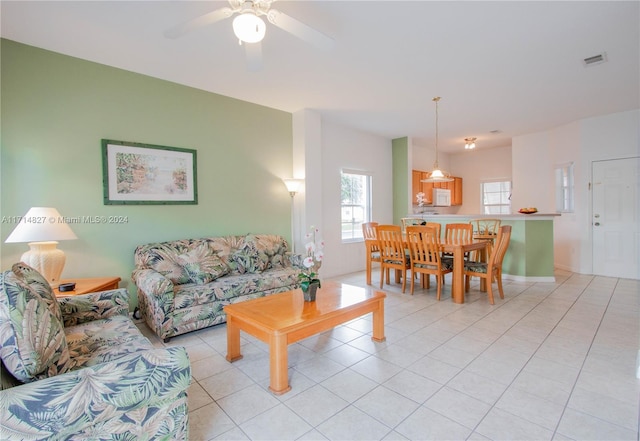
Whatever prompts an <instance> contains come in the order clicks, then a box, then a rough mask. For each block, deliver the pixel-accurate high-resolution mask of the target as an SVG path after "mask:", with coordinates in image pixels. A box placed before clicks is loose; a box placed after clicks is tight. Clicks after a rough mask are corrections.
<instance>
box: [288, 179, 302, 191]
mask: <svg viewBox="0 0 640 441" xmlns="http://www.w3.org/2000/svg"><path fill="white" fill-rule="evenodd" d="M283 181H284V185H286V186H287V190H288V191H289V193H297V192H298V191H300V186H301V185H302V183H303V182H304V180H302V179H293V178H291V179H283Z"/></svg>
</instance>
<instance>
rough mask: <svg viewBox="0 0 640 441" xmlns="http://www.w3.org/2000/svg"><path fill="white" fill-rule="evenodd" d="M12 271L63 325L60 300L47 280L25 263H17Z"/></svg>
mask: <svg viewBox="0 0 640 441" xmlns="http://www.w3.org/2000/svg"><path fill="white" fill-rule="evenodd" d="M11 271H13V274H15V276H16V277H17V278H18V279H20V280H22V281H23V282H24V283H26V284H28V285H29V287H30V288H31V289H32V290H33V291H35V292H36V293H37V294H38V295H39V296H40V297H41V298H42V300H43V301H44V302H45V303H46V304H47V306H48V307H49V310H50V311H51V313H52V314H53V315H54V316H55V317H56V318H57V319H58V320H59V321H60V323H62V312H61V311H60V305H59V304H58V299H57V298H56V296H55V294H54V293H53V290H52V289H51V285H49V282H48V281H47V279H45V278H44V277H43V276H42V274H40V273H39V272H38V271H36V270H35V269H33V268H31V267H30V266H29V265H27V264H26V263H24V262H18V263H15V264H14V265H13V266H12V267H11Z"/></svg>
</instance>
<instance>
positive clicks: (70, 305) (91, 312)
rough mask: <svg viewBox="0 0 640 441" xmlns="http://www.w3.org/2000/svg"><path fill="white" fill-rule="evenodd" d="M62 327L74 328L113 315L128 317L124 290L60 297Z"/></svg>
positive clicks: (127, 298) (126, 292) (127, 296)
mask: <svg viewBox="0 0 640 441" xmlns="http://www.w3.org/2000/svg"><path fill="white" fill-rule="evenodd" d="M58 304H59V305H60V310H61V312H62V319H63V321H64V326H74V325H79V324H81V323H86V322H90V321H93V320H100V319H105V318H108V317H113V316H115V315H124V316H127V315H129V291H127V290H126V288H118V289H112V290H108V291H101V292H94V293H89V294H81V295H77V296H69V297H62V298H59V299H58Z"/></svg>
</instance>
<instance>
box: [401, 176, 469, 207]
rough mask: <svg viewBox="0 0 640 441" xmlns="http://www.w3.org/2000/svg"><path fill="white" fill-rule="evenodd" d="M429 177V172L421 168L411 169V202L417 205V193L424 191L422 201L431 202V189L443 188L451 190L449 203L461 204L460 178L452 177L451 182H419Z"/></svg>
mask: <svg viewBox="0 0 640 441" xmlns="http://www.w3.org/2000/svg"><path fill="white" fill-rule="evenodd" d="M428 177H429V172H426V171H423V170H412V174H411V186H412V189H411V195H412V196H411V197H412V204H413V205H417V204H418V199H417V197H416V196H417V194H418V193H420V192H423V193H424V200H425V201H424V203H425V204H426V205H429V204H433V189H434V188H444V189H447V190H451V205H462V178H458V177H453V181H451V182H421V181H422V180H423V179H427V178H428Z"/></svg>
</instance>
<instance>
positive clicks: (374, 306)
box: [224, 280, 387, 395]
mask: <svg viewBox="0 0 640 441" xmlns="http://www.w3.org/2000/svg"><path fill="white" fill-rule="evenodd" d="M386 296H387V295H386V294H385V293H384V292H382V291H378V290H374V289H372V288H368V287H367V288H360V287H357V286H351V285H345V284H342V283H339V282H333V281H330V280H327V281H323V282H322V288H320V289H318V293H317V296H316V301H315V302H305V301H304V300H303V298H302V291H301V290H299V289H296V290H293V291H287V292H283V293H279V294H272V295H269V296H266V297H261V298H258V299H253V300H248V301H246V302H240V303H234V304H232V305H227V306H225V307H224V312H225V313H226V314H227V360H228V361H230V362H233V361H236V360H239V359H241V358H242V355H241V354H240V331H244V332H246V333H248V334H251V335H253V336H254V337H257V338H258V339H260V340H262V341H263V342H265V343H268V344H269V369H270V376H271V379H270V384H269V389H270V390H271V391H272V392H273V393H275V394H277V395H280V394H283V393H285V392H288V391H290V390H291V386H289V376H288V372H287V369H288V354H287V346H288V345H290V344H292V343H295V342H297V341H299V340H302V339H305V338H307V337H310V336H312V335H315V334H319V333H320V332H324V331H327V330H329V329H332V328H334V327H336V326H337V325H340V324H342V323H345V322H348V321H349V320H353V319H355V318H358V317H360V316H363V315H365V314H368V313H370V312H372V313H373V336H372V337H371V339H372V340H373V341H377V342H382V341H384V340H385V336H384V299H385V297H386Z"/></svg>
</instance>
